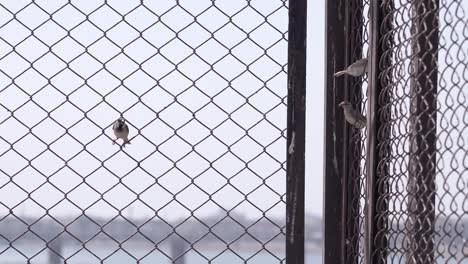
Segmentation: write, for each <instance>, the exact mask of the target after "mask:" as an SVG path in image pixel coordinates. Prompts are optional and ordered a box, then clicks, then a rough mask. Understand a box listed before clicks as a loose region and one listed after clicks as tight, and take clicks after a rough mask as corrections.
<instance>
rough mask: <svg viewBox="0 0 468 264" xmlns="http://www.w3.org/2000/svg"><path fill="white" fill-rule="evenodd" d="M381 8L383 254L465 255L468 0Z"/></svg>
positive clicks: (408, 258)
mask: <svg viewBox="0 0 468 264" xmlns="http://www.w3.org/2000/svg"><path fill="white" fill-rule="evenodd" d="M391 2H393V1H391ZM381 8H382V9H384V10H385V11H386V17H384V18H383V19H384V20H386V21H387V22H386V23H383V24H382V25H381V27H380V31H381V32H384V33H385V34H384V35H383V36H382V38H381V43H384V45H382V46H383V47H384V48H383V51H382V52H383V55H382V57H381V58H380V64H379V67H380V71H381V73H380V77H381V80H384V81H381V84H383V85H382V86H383V87H382V90H381V93H380V94H379V95H378V98H379V99H378V100H379V101H380V102H381V104H382V107H381V109H380V111H379V113H378V115H379V119H380V120H381V123H382V125H381V127H380V128H379V130H378V134H377V135H376V136H377V137H380V142H381V145H380V146H379V147H378V149H379V155H380V156H379V159H380V162H381V164H380V167H381V171H380V177H379V180H378V186H380V188H381V189H382V190H384V192H385V195H382V196H381V197H378V199H377V207H379V205H380V206H381V205H386V206H384V207H380V208H381V209H380V210H378V212H377V215H376V217H377V218H380V219H381V221H379V225H381V226H380V229H381V230H383V232H382V233H381V234H379V235H378V236H377V237H376V240H377V243H379V242H381V241H386V243H388V245H387V247H386V248H377V249H376V250H377V251H376V253H378V254H377V255H376V256H377V257H378V258H381V259H382V260H384V259H385V258H387V259H388V260H389V261H390V262H401V261H405V262H406V263H465V262H466V261H468V254H467V253H468V252H467V244H466V238H467V237H468V230H467V229H466V226H467V223H468V222H467V221H468V218H467V210H466V209H467V208H466V206H465V205H466V197H468V196H467V194H468V193H467V186H468V185H467V183H468V181H467V180H468V174H467V173H468V166H467V163H466V153H467V144H468V141H467V139H468V134H467V131H466V128H467V126H468V122H467V120H466V114H467V113H468V111H467V105H468V101H467V97H468V93H467V92H468V87H467V76H466V70H467V65H468V57H467V55H468V54H467V48H468V46H467V42H466V40H467V36H468V34H467V33H468V31H467V24H466V23H467V22H466V21H467V20H466V15H465V12H466V8H467V2H466V1H463V0H457V1H413V2H410V1H408V2H407V1H394V2H393V3H392V4H389V3H383V4H382V5H381ZM389 43H394V44H390V45H388V44H389ZM388 61H391V64H390V65H388V64H387V62H388ZM389 80H390V81H389ZM385 167H386V168H385ZM384 168H385V169H384ZM385 221H387V222H386V223H384V222H385Z"/></svg>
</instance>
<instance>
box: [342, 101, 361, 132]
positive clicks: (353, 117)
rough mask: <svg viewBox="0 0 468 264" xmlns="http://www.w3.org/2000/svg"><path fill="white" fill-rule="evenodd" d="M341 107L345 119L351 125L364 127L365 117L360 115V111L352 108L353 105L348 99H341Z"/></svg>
mask: <svg viewBox="0 0 468 264" xmlns="http://www.w3.org/2000/svg"><path fill="white" fill-rule="evenodd" d="M339 106H340V107H342V108H343V112H344V116H345V119H346V121H347V122H348V123H350V124H351V125H352V126H354V127H357V128H364V127H366V123H367V118H366V117H365V116H364V115H362V114H361V113H360V112H358V111H356V110H355V109H353V106H352V105H351V103H350V102H348V101H343V102H341V103H340V104H339Z"/></svg>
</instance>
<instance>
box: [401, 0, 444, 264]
mask: <svg viewBox="0 0 468 264" xmlns="http://www.w3.org/2000/svg"><path fill="white" fill-rule="evenodd" d="M412 11H413V15H412V21H411V22H412V37H413V39H412V41H413V42H412V53H413V56H412V58H413V59H412V62H411V67H412V76H411V82H410V93H411V98H410V115H411V116H410V123H411V132H410V133H411V134H410V157H409V176H408V221H407V228H408V243H409V248H408V254H407V255H406V261H407V263H411V264H413V263H414V264H416V263H418V264H419V263H421V264H422V263H434V250H435V249H434V223H435V194H436V190H435V178H436V168H437V167H436V152H437V147H436V142H437V130H436V128H437V85H438V84H437V57H438V56H437V52H438V43H439V33H438V31H439V25H438V19H439V17H438V12H439V1H438V0H414V1H413V2H412Z"/></svg>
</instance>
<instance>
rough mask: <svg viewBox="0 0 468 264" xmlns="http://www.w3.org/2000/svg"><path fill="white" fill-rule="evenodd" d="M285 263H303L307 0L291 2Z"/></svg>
mask: <svg viewBox="0 0 468 264" xmlns="http://www.w3.org/2000/svg"><path fill="white" fill-rule="evenodd" d="M288 33H289V36H288V116H287V172H286V180H287V182H286V262H287V263H288V264H300V263H304V191H305V189H304V176H305V175H304V173H305V171H304V169H305V163H304V162H305V98H306V97H305V96H306V37H307V0H291V1H289V31H288Z"/></svg>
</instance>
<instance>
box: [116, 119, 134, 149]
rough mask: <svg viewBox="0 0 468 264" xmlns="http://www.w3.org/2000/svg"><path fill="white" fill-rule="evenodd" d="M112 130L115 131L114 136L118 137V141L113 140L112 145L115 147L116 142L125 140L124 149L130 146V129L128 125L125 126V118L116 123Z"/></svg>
mask: <svg viewBox="0 0 468 264" xmlns="http://www.w3.org/2000/svg"><path fill="white" fill-rule="evenodd" d="M112 130H114V135H115V137H116V139H115V140H113V143H112V145H114V144H115V141H116V140H118V139H119V138H121V139H123V141H124V142H123V144H122V147H125V144H130V140H128V133H129V129H128V126H127V124H125V119H124V118H123V117H121V118H119V119H117V120H116V121H115V123H114V125H113V126H112Z"/></svg>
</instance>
